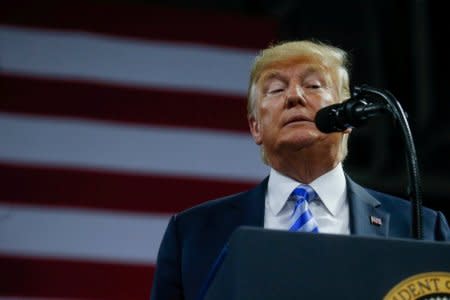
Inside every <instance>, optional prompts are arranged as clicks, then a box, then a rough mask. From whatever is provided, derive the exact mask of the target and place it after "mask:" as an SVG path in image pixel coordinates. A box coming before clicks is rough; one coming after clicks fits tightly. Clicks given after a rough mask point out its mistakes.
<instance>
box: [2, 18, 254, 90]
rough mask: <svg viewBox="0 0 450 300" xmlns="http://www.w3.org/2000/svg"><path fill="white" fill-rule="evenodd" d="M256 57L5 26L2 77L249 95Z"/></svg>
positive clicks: (245, 52) (190, 46) (247, 53)
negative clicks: (31, 76) (72, 80)
mask: <svg viewBox="0 0 450 300" xmlns="http://www.w3.org/2000/svg"><path fill="white" fill-rule="evenodd" d="M255 54H256V53H255V52H254V51H249V50H241V49H225V48H218V47H208V46H200V45H194V44H187V43H180V44H177V43H169V42H166V43H164V42H151V41H140V40H133V39H125V38H113V37H108V36H103V35H99V34H90V33H82V32H67V31H64V32H58V31H49V30H35V29H24V28H20V27H13V26H5V25H2V26H0V72H3V73H13V74H26V75H36V76H45V77H54V78H58V79H87V80H96V81H104V82H110V83H115V84H126V85H135V86H157V87H168V88H175V89H187V90H205V91H213V92H220V93H230V94H237V95H245V94H246V89H247V82H248V74H249V69H250V64H251V62H252V59H253V57H254V55H255Z"/></svg>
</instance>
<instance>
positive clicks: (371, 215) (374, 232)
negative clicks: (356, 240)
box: [347, 176, 390, 237]
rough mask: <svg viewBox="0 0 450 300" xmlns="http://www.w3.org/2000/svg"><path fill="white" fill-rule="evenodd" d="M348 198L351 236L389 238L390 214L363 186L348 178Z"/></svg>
mask: <svg viewBox="0 0 450 300" xmlns="http://www.w3.org/2000/svg"><path fill="white" fill-rule="evenodd" d="M347 198H348V201H349V206H350V231H351V234H355V235H365V236H383V237H386V236H388V233H389V217H390V214H389V213H387V212H385V211H384V210H383V209H382V208H381V204H380V202H379V201H378V200H377V199H375V198H374V197H373V196H372V195H370V194H369V193H368V192H367V191H366V190H365V189H364V188H363V187H362V186H360V185H358V184H356V183H355V182H353V181H352V180H351V179H350V178H349V177H348V176H347Z"/></svg>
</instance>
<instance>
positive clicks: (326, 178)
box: [264, 164, 350, 234]
mask: <svg viewBox="0 0 450 300" xmlns="http://www.w3.org/2000/svg"><path fill="white" fill-rule="evenodd" d="M299 184H301V182H298V181H295V180H293V179H292V178H290V177H287V176H284V175H283V174H281V173H279V172H277V171H276V170H274V169H271V170H270V176H269V182H268V185H267V192H266V199H265V209H264V211H265V212H264V228H269V229H282V230H287V229H288V228H289V227H290V220H289V219H290V216H291V214H292V210H293V209H294V205H295V204H294V201H287V199H288V198H289V195H290V194H291V192H292V191H293V190H294V189H295V188H296V187H297V186H298V185H299ZM309 185H310V186H311V187H312V188H313V189H314V190H315V191H316V193H317V194H318V195H319V198H320V199H317V200H315V201H313V202H311V203H310V204H309V208H310V210H311V213H312V214H313V216H314V218H315V219H316V220H317V223H318V224H319V232H322V233H333V234H350V212H349V208H348V200H347V183H346V180H345V175H344V170H343V169H342V164H338V165H337V166H336V168H334V169H333V170H331V171H329V172H328V173H325V174H323V175H322V176H320V177H319V178H317V179H315V180H314V181H313V182H311V183H310V184H309Z"/></svg>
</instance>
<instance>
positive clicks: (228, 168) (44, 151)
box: [0, 113, 267, 181]
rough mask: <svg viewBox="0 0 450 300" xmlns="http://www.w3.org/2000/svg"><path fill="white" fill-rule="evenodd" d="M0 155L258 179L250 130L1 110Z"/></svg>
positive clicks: (0, 158)
mask: <svg viewBox="0 0 450 300" xmlns="http://www.w3.org/2000/svg"><path fill="white" fill-rule="evenodd" d="M0 136H1V143H0V161H7V162H16V163H32V164H45V165H53V166H63V167H82V168H99V169H110V170H120V171H131V172H141V173H159V174H167V175H174V174H178V175H187V176H199V177H202V176H205V177H215V178H225V179H227V178H232V179H246V180H252V181H259V180H260V179H262V178H263V177H264V176H265V174H266V173H267V168H266V167H265V166H264V165H263V164H262V162H261V161H260V158H259V150H258V148H257V146H256V145H255V144H254V142H253V140H252V139H251V137H250V135H249V134H243V133H228V132H220V131H206V130H193V129H175V128H161V127H150V126H128V125H116V124H113V123H106V122H105V123H102V122H88V121H79V120H69V119H55V118H44V117H28V116H26V117H25V116H21V115H16V114H8V113H0Z"/></svg>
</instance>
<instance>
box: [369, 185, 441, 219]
mask: <svg viewBox="0 0 450 300" xmlns="http://www.w3.org/2000/svg"><path fill="white" fill-rule="evenodd" d="M366 190H367V192H368V193H369V194H370V195H372V196H373V197H374V198H376V199H377V200H378V201H380V203H381V205H382V206H390V207H395V208H398V209H407V210H408V212H409V211H410V210H411V201H409V200H406V199H404V198H401V197H398V196H394V195H390V194H386V193H382V192H380V191H376V190H373V189H369V188H366ZM422 208H423V213H424V214H432V215H435V214H436V213H437V212H436V211H435V210H433V209H431V208H429V207H426V206H423V207H422Z"/></svg>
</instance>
